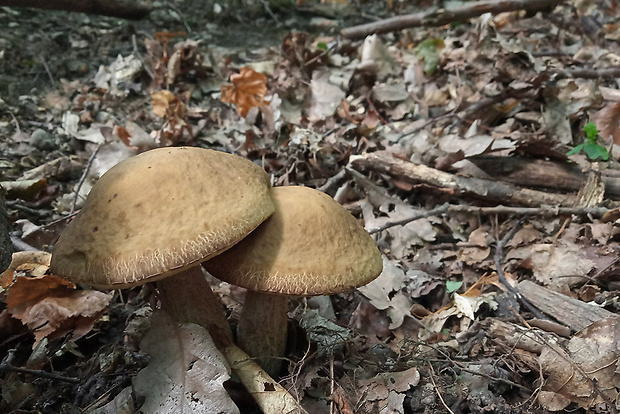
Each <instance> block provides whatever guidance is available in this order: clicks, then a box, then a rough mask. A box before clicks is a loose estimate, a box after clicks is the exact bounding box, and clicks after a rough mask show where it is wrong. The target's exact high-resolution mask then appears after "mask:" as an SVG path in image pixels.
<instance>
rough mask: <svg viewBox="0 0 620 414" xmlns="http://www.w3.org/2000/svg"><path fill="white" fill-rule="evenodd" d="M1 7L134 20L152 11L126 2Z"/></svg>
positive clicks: (0, 1)
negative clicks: (30, 8)
mask: <svg viewBox="0 0 620 414" xmlns="http://www.w3.org/2000/svg"><path fill="white" fill-rule="evenodd" d="M0 7H33V8H36V9H47V10H65V11H71V12H82V13H86V14H99V15H101V16H110V17H120V18H121V19H132V20H137V19H142V18H143V17H145V16H147V15H148V14H149V13H150V12H151V10H152V9H151V5H150V4H148V3H144V2H141V1H125V0H54V1H48V0H0Z"/></svg>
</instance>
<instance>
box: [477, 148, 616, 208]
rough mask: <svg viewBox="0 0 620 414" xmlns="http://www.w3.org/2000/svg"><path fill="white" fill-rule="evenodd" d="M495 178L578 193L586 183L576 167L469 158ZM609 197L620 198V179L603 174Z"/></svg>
mask: <svg viewBox="0 0 620 414" xmlns="http://www.w3.org/2000/svg"><path fill="white" fill-rule="evenodd" d="M468 159H469V161H471V162H473V163H474V164H475V165H476V166H477V167H478V168H480V169H481V170H483V171H484V172H485V173H487V174H488V175H490V176H491V177H498V178H499V179H501V180H502V181H505V182H508V183H511V184H514V185H519V186H523V187H532V188H540V189H546V188H548V189H554V190H560V191H571V192H577V191H579V189H580V188H581V186H582V184H583V182H584V181H585V176H584V174H583V172H582V168H581V167H580V166H578V165H576V164H568V163H558V162H553V161H547V160H538V159H531V158H522V157H497V156H487V155H482V156H477V157H471V158H468ZM601 174H602V177H601V178H602V180H603V183H604V184H605V196H606V197H607V198H611V199H615V200H618V199H620V177H614V176H609V175H605V171H601Z"/></svg>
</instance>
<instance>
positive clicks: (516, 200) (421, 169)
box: [350, 151, 575, 207]
mask: <svg viewBox="0 0 620 414" xmlns="http://www.w3.org/2000/svg"><path fill="white" fill-rule="evenodd" d="M350 165H351V167H352V168H354V169H355V170H357V171H360V172H363V171H374V172H378V173H382V174H389V175H390V176H393V177H395V178H398V179H400V180H404V181H408V182H413V183H419V184H426V185H429V186H432V187H436V188H437V189H438V190H441V191H443V192H444V193H450V194H451V195H453V196H455V197H469V198H475V199H480V200H485V201H487V202H488V201H491V202H495V203H498V204H504V205H513V206H525V207H540V206H542V205H552V206H572V205H573V203H574V202H575V196H574V195H571V194H554V193H548V192H543V191H537V190H530V189H527V188H519V187H516V186H513V185H510V184H506V183H502V182H498V181H493V180H489V179H483V178H475V177H462V176H459V175H455V174H450V173H447V172H444V171H440V170H437V169H435V168H431V167H427V166H425V165H421V164H414V163H412V162H409V161H405V160H402V159H399V158H396V157H394V156H393V155H392V154H390V153H387V152H383V151H380V152H373V153H371V154H365V155H362V156H358V157H352V158H351V162H350Z"/></svg>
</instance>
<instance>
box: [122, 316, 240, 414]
mask: <svg viewBox="0 0 620 414" xmlns="http://www.w3.org/2000/svg"><path fill="white" fill-rule="evenodd" d="M140 347H141V349H142V351H143V352H146V353H147V354H149V356H150V357H151V361H150V363H149V365H148V367H146V368H145V369H143V370H142V371H140V372H139V373H138V375H136V377H135V378H134V380H133V385H134V389H135V391H136V393H137V394H139V395H142V396H144V397H145V401H144V404H143V405H142V407H141V408H140V411H141V412H144V413H149V414H168V413H184V414H198V413H204V414H207V413H231V414H234V413H238V412H239V409H238V408H237V406H236V405H235V404H234V403H233V401H232V400H231V399H230V397H229V396H228V394H227V392H226V390H225V389H224V386H223V383H224V381H226V380H227V379H229V378H230V377H229V375H228V367H227V366H226V364H225V362H224V361H225V358H224V356H223V355H222V354H221V353H220V351H218V349H217V348H216V347H215V344H214V343H213V340H212V339H211V336H209V333H208V332H207V331H206V330H205V329H204V328H202V327H201V326H199V325H196V324H192V323H186V324H178V323H176V322H175V321H174V319H173V318H172V317H171V316H170V315H168V314H167V313H165V312H163V311H158V312H155V313H154V314H153V316H152V317H151V329H150V330H149V331H148V332H147V334H146V335H145V337H144V339H143V340H142V342H141V343H140Z"/></svg>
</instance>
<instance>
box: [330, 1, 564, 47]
mask: <svg viewBox="0 0 620 414" xmlns="http://www.w3.org/2000/svg"><path fill="white" fill-rule="evenodd" d="M560 3H562V0H484V1H477V2H473V3H466V5H464V6H458V7H451V8H448V9H436V8H435V9H431V10H426V11H423V12H421V13H413V14H407V15H403V16H396V17H391V18H389V19H384V20H379V21H378V22H372V23H367V24H362V25H359V26H353V27H348V28H346V29H342V35H343V36H344V37H347V38H349V39H360V38H363V37H365V36H368V35H370V34H373V33H377V34H379V33H389V32H396V31H398V30H402V29H406V28H409V27H417V26H426V27H429V26H443V25H444V24H449V23H452V22H456V21H463V20H467V19H470V18H472V17H477V16H480V15H482V14H484V13H494V14H496V13H501V12H507V11H514V10H528V11H537V10H545V9H548V8H550V7H554V6H557V5H558V4H560Z"/></svg>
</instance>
